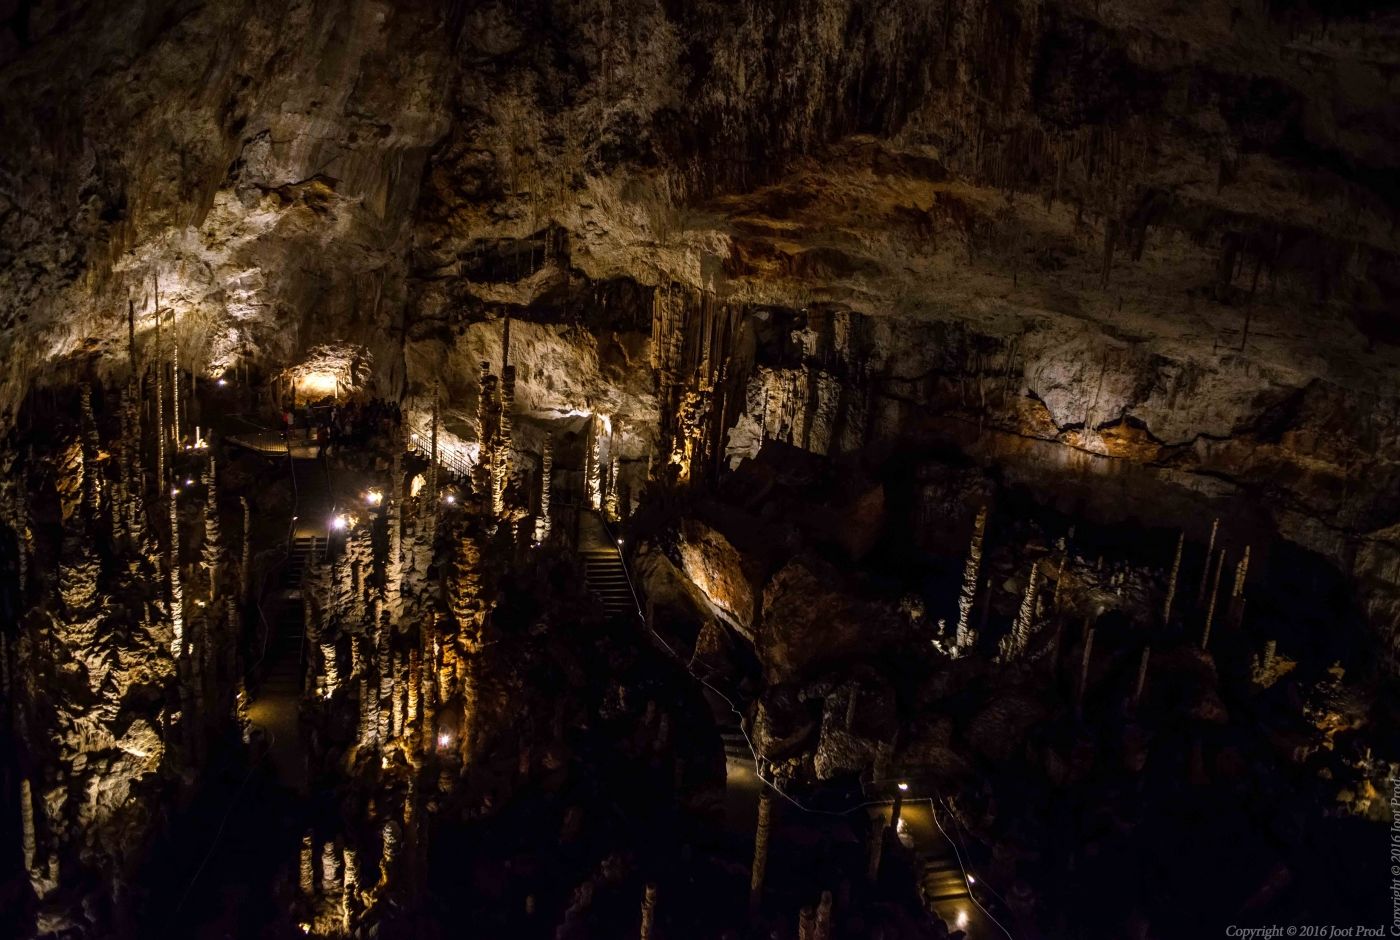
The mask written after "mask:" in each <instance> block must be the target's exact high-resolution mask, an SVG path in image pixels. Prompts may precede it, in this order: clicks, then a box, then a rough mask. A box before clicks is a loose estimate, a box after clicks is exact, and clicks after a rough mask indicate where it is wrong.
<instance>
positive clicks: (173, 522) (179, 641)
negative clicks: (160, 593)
mask: <svg viewBox="0 0 1400 940" xmlns="http://www.w3.org/2000/svg"><path fill="white" fill-rule="evenodd" d="M178 494H179V491H178V490H173V489H172V490H171V491H170V626H171V628H172V630H173V631H174V636H173V639H172V640H171V641H170V653H171V655H172V656H175V657H179V655H180V653H181V652H182V650H183V648H184V642H185V596H184V589H183V588H182V587H181V586H180V512H179V505H178V503H179V496H178Z"/></svg>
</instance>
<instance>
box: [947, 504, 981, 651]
mask: <svg viewBox="0 0 1400 940" xmlns="http://www.w3.org/2000/svg"><path fill="white" fill-rule="evenodd" d="M986 534H987V507H986V506H982V507H979V508H978V510H977V519H976V521H974V522H973V524H972V540H971V542H969V543H968V547H967V562H966V563H965V564H964V566H963V581H962V591H961V592H960V593H959V595H958V629H957V633H956V634H954V644H955V646H954V648H955V649H957V650H958V651H959V652H961V651H963V650H965V649H968V648H969V647H971V646H972V644H973V643H974V642H975V641H976V635H975V634H974V632H973V630H972V628H971V626H970V624H969V623H968V621H969V620H970V619H971V617H972V605H973V604H974V603H975V602H976V599H977V578H978V575H979V574H980V572H981V570H982V541H983V539H984V538H985V537H986Z"/></svg>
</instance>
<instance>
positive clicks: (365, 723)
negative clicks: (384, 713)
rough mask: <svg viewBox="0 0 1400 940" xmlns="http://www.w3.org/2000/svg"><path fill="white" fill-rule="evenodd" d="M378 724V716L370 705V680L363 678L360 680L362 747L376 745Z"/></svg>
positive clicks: (360, 737) (360, 735) (360, 736)
mask: <svg viewBox="0 0 1400 940" xmlns="http://www.w3.org/2000/svg"><path fill="white" fill-rule="evenodd" d="M376 723H377V717H376V715H375V712H374V709H373V708H372V707H371V704H370V695H369V680H368V679H366V678H361V679H360V734H359V739H360V746H361V747H368V746H369V745H371V744H373V743H374V740H375V737H376V732H377V731H378V728H377V727H376Z"/></svg>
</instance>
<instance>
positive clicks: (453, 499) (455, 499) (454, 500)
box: [443, 493, 457, 506]
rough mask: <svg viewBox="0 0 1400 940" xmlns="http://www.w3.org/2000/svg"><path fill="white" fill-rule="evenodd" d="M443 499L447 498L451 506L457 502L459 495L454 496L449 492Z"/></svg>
mask: <svg viewBox="0 0 1400 940" xmlns="http://www.w3.org/2000/svg"><path fill="white" fill-rule="evenodd" d="M443 499H445V500H447V505H449V506H451V505H452V504H453V503H455V502H457V497H455V496H453V495H452V494H451V493H448V494H447V495H446V496H444V497H443Z"/></svg>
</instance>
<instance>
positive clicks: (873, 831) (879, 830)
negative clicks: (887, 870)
mask: <svg viewBox="0 0 1400 940" xmlns="http://www.w3.org/2000/svg"><path fill="white" fill-rule="evenodd" d="M879 822H880V824H879V825H878V826H877V825H872V826H871V827H870V860H869V862H868V864H867V865H866V870H865V875H866V877H867V878H869V879H870V880H871V881H878V880H879V878H880V859H881V856H882V855H883V854H884V851H885V830H886V828H888V827H886V826H885V820H884V817H883V816H882V817H881V818H880V821H879Z"/></svg>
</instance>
